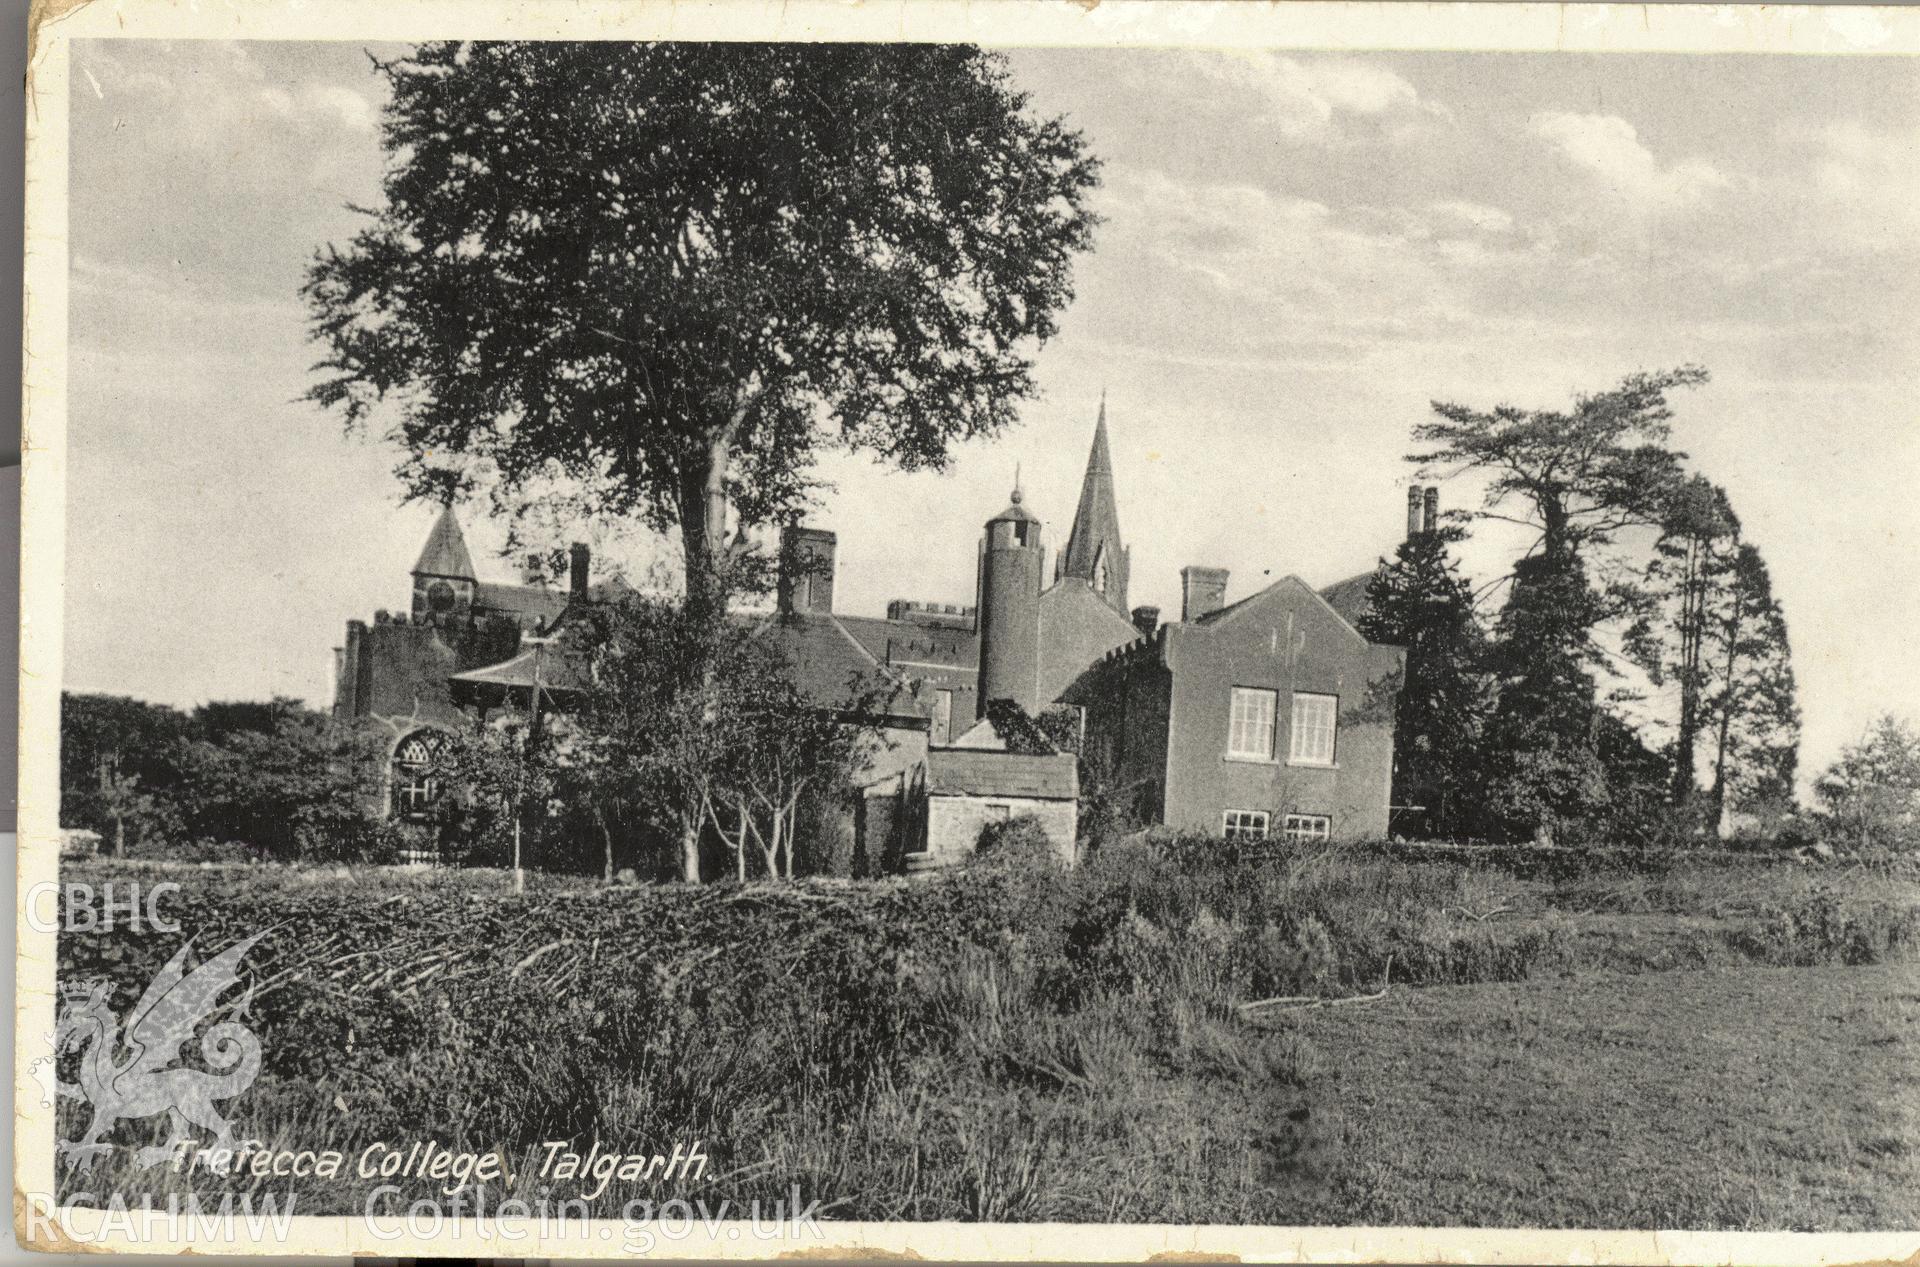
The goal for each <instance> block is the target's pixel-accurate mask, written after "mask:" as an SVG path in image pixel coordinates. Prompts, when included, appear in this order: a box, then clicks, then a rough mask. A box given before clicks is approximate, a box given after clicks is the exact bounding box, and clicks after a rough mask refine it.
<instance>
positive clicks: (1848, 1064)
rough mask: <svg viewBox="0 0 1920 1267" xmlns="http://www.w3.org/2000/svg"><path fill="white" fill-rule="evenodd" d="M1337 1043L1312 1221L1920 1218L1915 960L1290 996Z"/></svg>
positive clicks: (1851, 1226) (1320, 1035) (1687, 1223)
mask: <svg viewBox="0 0 1920 1267" xmlns="http://www.w3.org/2000/svg"><path fill="white" fill-rule="evenodd" d="M1294 1024H1296V1025H1297V1026H1298V1027H1299V1029H1300V1031H1301V1032H1302V1033H1303V1034H1304V1035H1305V1036H1306V1037H1307V1038H1308V1039H1310V1040H1311V1041H1312V1042H1313V1043H1314V1045H1315V1046H1317V1047H1320V1048H1322V1049H1325V1050H1330V1051H1339V1052H1341V1053H1342V1057H1341V1059H1340V1060H1338V1061H1336V1062H1332V1063H1330V1065H1329V1066H1328V1069H1327V1072H1326V1075H1325V1077H1324V1079H1323V1080H1322V1081H1321V1083H1320V1084H1319V1086H1318V1091H1319V1096H1318V1101H1319V1104H1320V1105H1322V1106H1324V1108H1323V1110H1322V1111H1324V1112H1326V1113H1327V1114H1328V1115H1329V1116H1330V1117H1332V1118H1334V1119H1335V1120H1336V1122H1337V1125H1334V1126H1332V1127H1331V1129H1333V1130H1334V1131H1335V1132H1336V1133H1337V1136H1338V1139H1339V1145H1338V1147H1337V1148H1335V1149H1334V1150H1333V1153H1334V1155H1335V1157H1336V1158H1337V1160H1336V1161H1335V1163H1334V1166H1333V1175H1332V1183H1331V1192H1330V1194H1329V1196H1328V1198H1327V1200H1326V1202H1325V1204H1324V1205H1322V1206H1319V1207H1317V1208H1315V1209H1313V1210H1312V1211H1311V1212H1310V1214H1309V1217H1310V1218H1311V1220H1312V1221H1316V1222H1334V1223H1362V1224H1405V1223H1439V1224H1449V1225H1453V1224H1459V1225H1467V1226H1489V1225H1492V1226H1522V1225H1524V1226H1546V1227H1604V1226H1616V1227H1661V1228H1671V1227H1730V1228H1790V1229H1794V1230H1803V1231H1812V1230H1823V1231H1832V1230H1837V1231H1858V1230H1869V1229H1883V1228H1911V1227H1915V1226H1920V1164H1917V1163H1916V1158H1920V1049H1917V1048H1916V1046H1915V1038H1916V1033H1917V1030H1916V1026H1920V970H1916V967H1915V965H1913V964H1911V963H1902V964H1889V965H1879V966H1873V967H1853V968H1752V967H1749V968H1735V969H1716V970H1710V971H1698V972H1671V973H1663V974H1658V975H1651V974H1649V975H1641V976H1618V975H1606V976H1596V977H1586V978H1576V979H1570V980H1565V981H1558V982H1552V983H1539V982H1526V983H1514V984H1492V985H1469V986H1434V987H1430V988H1427V989H1421V990H1405V991H1400V992H1398V993H1397V994H1395V995H1392V996H1390V997H1388V998H1387V999H1385V1000H1382V1001H1381V1002H1380V1003H1377V1004H1373V1005H1370V1006H1368V1007H1365V1008H1342V1009H1328V1010H1325V1011H1320V1012H1313V1013H1306V1014H1302V1016H1301V1018H1300V1019H1298V1020H1297V1021H1295V1022H1294Z"/></svg>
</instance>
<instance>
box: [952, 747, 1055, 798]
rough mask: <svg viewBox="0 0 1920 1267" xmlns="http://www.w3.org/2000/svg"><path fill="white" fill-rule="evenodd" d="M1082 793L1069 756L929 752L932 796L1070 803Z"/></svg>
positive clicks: (969, 751) (968, 751) (977, 751)
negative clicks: (1012, 798) (1023, 799)
mask: <svg viewBox="0 0 1920 1267" xmlns="http://www.w3.org/2000/svg"><path fill="white" fill-rule="evenodd" d="M1079 792H1080V788H1079V777H1078V774H1077V772H1076V769H1075V766H1074V759H1073V757H1072V756H1071V755H1069V754H1066V753H1061V754H1059V755H1057V756H1051V757H1027V756H1017V755H1015V754H1013V753H1010V752H994V751H990V750H983V749H968V748H933V749H930V750H929V751H928V752H927V795H929V796H978V797H994V796H1006V797H1027V798H1032V799H1035V800H1044V801H1070V800H1073V799H1074V798H1075V797H1076V796H1078V795H1079Z"/></svg>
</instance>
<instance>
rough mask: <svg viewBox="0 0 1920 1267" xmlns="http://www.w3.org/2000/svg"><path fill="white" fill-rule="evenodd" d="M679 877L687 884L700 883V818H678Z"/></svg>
mask: <svg viewBox="0 0 1920 1267" xmlns="http://www.w3.org/2000/svg"><path fill="white" fill-rule="evenodd" d="M680 878H681V879H682V880H685V881H686V882H687V883H688V884H698V883H700V820H699V818H698V817H692V818H689V817H682V818H681V820H680Z"/></svg>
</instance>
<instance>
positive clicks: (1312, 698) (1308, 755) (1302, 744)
mask: <svg viewBox="0 0 1920 1267" xmlns="http://www.w3.org/2000/svg"><path fill="white" fill-rule="evenodd" d="M1339 703H1340V701H1339V697H1338V696H1334V695H1309V694H1307V693H1306V692H1304V691H1296V692H1294V696H1293V735H1292V745H1291V750H1290V757H1291V759H1292V760H1294V761H1304V762H1308V763H1310V764H1315V765H1332V764H1333V746H1334V727H1335V720H1334V719H1335V718H1336V716H1337V715H1338V711H1339Z"/></svg>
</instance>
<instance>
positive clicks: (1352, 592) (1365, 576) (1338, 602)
mask: <svg viewBox="0 0 1920 1267" xmlns="http://www.w3.org/2000/svg"><path fill="white" fill-rule="evenodd" d="M1373 576H1374V573H1373V570H1372V569H1369V570H1368V571H1365V572H1361V573H1358V574H1356V575H1354V576H1349V577H1348V578H1347V579H1346V580H1344V581H1335V582H1334V583H1333V584H1331V585H1329V586H1327V587H1326V588H1325V589H1323V590H1321V591H1320V597H1322V598H1324V599H1326V600H1327V606H1329V607H1331V608H1333V610H1335V611H1337V612H1339V613H1340V619H1342V620H1344V621H1346V622H1347V623H1348V624H1349V625H1352V626H1353V627H1354V628H1355V629H1358V628H1359V627H1360V619H1361V617H1363V616H1365V615H1366V614H1367V587H1368V586H1370V585H1372V584H1373Z"/></svg>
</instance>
